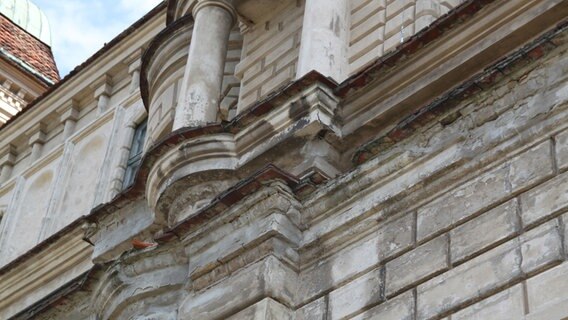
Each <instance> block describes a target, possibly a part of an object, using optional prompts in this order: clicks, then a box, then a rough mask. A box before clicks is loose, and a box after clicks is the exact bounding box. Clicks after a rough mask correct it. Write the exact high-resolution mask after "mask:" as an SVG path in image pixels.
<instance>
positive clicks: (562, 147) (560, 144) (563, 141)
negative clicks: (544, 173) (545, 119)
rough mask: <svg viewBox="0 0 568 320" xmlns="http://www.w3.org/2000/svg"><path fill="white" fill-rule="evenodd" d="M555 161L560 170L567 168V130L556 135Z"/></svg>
mask: <svg viewBox="0 0 568 320" xmlns="http://www.w3.org/2000/svg"><path fill="white" fill-rule="evenodd" d="M556 163H557V164H558V168H559V169H560V170H562V171H564V170H566V169H568V130H567V131H564V132H562V133H560V134H559V135H557V136H556Z"/></svg>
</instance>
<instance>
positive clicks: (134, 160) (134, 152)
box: [122, 120, 146, 189]
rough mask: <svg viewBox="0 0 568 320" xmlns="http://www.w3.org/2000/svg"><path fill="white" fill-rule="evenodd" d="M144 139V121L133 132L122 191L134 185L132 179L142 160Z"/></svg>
mask: <svg viewBox="0 0 568 320" xmlns="http://www.w3.org/2000/svg"><path fill="white" fill-rule="evenodd" d="M145 138H146V120H144V122H142V123H140V124H139V125H138V126H137V127H136V129H135V130H134V136H133V137H132V143H131V144H130V155H129V156H128V161H127V163H126V172H125V173H124V179H123V180H122V188H123V189H126V188H128V187H130V186H131V185H132V184H133V183H134V177H136V172H137V171H138V167H140V161H141V160H142V151H143V149H144V139H145Z"/></svg>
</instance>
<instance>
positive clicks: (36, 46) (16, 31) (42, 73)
mask: <svg viewBox="0 0 568 320" xmlns="http://www.w3.org/2000/svg"><path fill="white" fill-rule="evenodd" d="M0 49H1V50H0V54H2V55H4V56H5V57H6V58H8V59H10V60H12V62H16V63H17V64H19V65H20V66H21V67H23V69H24V70H27V71H28V72H29V73H30V74H31V75H32V76H34V77H36V78H40V79H41V80H43V81H44V82H46V81H45V80H48V81H49V82H51V84H53V83H56V82H57V81H59V72H58V70H57V66H56V65H55V60H54V59H53V53H52V52H51V48H50V47H49V46H48V45H47V44H45V43H43V42H41V41H40V40H39V39H37V38H35V37H34V36H32V35H31V34H29V33H27V32H26V31H24V30H23V29H21V28H20V27H18V26H17V25H16V24H14V23H13V22H12V21H10V20H9V19H8V18H6V17H4V16H3V15H0ZM38 75H39V77H38ZM42 78H44V79H42Z"/></svg>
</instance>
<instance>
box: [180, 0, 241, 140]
mask: <svg viewBox="0 0 568 320" xmlns="http://www.w3.org/2000/svg"><path fill="white" fill-rule="evenodd" d="M193 16H194V19H195V24H194V26H193V34H192V38H191V44H190V47H189V56H188V59H187V65H186V68H185V75H184V79H183V84H182V90H181V93H180V99H179V103H178V106H177V108H176V114H175V119H174V126H173V129H174V130H176V129H179V128H183V127H193V126H199V125H204V124H207V123H211V122H215V121H217V114H218V110H219V103H220V101H219V98H220V96H221V85H222V82H223V71H224V69H225V58H226V55H227V45H228V42H229V34H230V32H231V29H232V26H233V25H234V24H235V22H236V21H237V13H236V11H235V9H234V7H233V5H232V1H229V0H203V1H200V2H199V3H197V5H196V6H195V7H194V9H193Z"/></svg>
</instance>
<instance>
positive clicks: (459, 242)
mask: <svg viewBox="0 0 568 320" xmlns="http://www.w3.org/2000/svg"><path fill="white" fill-rule="evenodd" d="M519 230H520V219H519V217H518V216H517V201H516V200H515V199H513V200H511V201H509V202H506V203H505V204H503V205H500V206H499V207H497V208H495V209H492V210H490V211H488V212H486V213H484V214H483V215H481V216H479V217H477V218H475V219H473V220H471V221H468V222H466V223H464V224H463V225H461V226H459V227H457V228H455V229H452V230H451V231H450V239H451V242H450V243H451V246H450V252H451V254H450V255H451V257H452V263H459V262H461V261H463V260H465V259H467V258H468V257H470V256H471V255H473V254H475V253H476V252H480V251H482V250H484V249H485V248H487V247H489V246H491V245H492V244H494V243H498V242H499V241H501V240H504V239H507V238H508V237H511V236H513V235H514V234H515V233H516V232H518V231H519Z"/></svg>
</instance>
